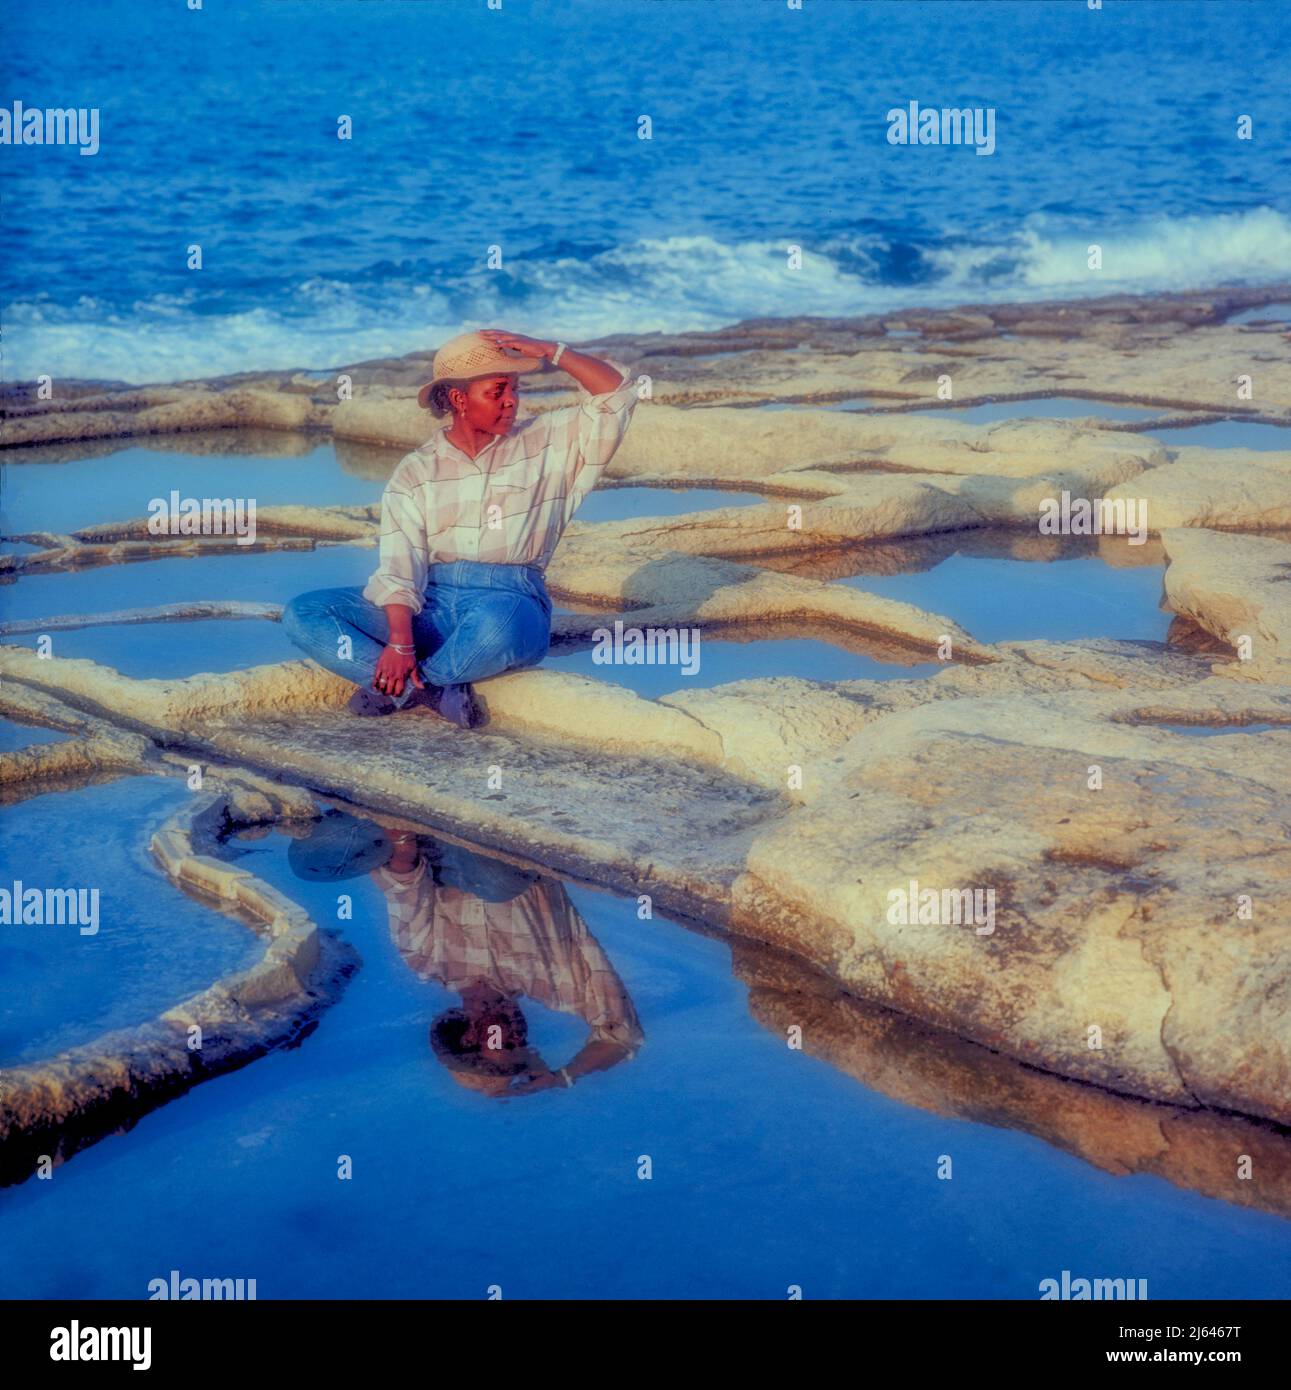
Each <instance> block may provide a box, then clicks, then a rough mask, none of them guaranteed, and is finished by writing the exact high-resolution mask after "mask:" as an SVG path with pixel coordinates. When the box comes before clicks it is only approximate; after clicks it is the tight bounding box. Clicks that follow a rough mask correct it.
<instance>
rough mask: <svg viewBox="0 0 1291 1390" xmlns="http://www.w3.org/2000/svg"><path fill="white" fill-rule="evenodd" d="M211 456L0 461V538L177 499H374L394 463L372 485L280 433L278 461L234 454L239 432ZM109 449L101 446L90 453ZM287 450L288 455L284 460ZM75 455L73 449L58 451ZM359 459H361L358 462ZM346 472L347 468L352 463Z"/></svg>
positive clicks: (323, 450) (12, 457) (22, 456)
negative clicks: (0, 499)
mask: <svg viewBox="0 0 1291 1390" xmlns="http://www.w3.org/2000/svg"><path fill="white" fill-rule="evenodd" d="M227 434H228V435H229V438H228V439H227V441H223V447H222V448H221V447H220V444H219V443H217V444H216V445H215V448H216V449H217V450H218V452H209V453H194V452H192V451H191V448H189V449H186V448H185V446H184V441H183V440H182V439H180V440H174V441H173V442H171V443H169V444H167V443H162V442H154V443H153V444H151V445H145V444H138V443H128V444H126V443H124V442H123V443H122V444H121V445H120V446H118V447H116V448H114V449H112V452H104V453H102V455H101V456H100V454H98V453H91V454H90V456H89V457H82V458H71V459H66V460H65V461H61V462H35V461H31V460H33V459H38V458H41V457H45V458H48V457H49V455H50V454H51V453H52V452H53V451H51V450H47V449H46V450H39V451H30V450H23V451H22V452H21V453H17V452H15V451H13V450H10V451H7V452H6V453H4V454H0V495H2V496H3V498H4V510H3V518H4V524H3V530H4V531H5V533H6V534H13V533H18V532H24V531H61V532H68V531H75V530H79V529H80V528H81V527H83V526H94V525H98V524H101V523H104V522H109V521H126V520H129V519H131V518H133V517H146V516H148V515H149V503H150V502H151V501H152V500H153V499H154V498H160V499H162V500H163V501H165V502H166V504H167V506H169V504H170V494H171V491H172V489H174V490H177V491H178V492H179V495H180V498H181V499H183V498H186V497H193V498H196V499H198V500H199V501H200V500H201V499H202V498H204V497H220V498H223V497H231V498H243V499H251V498H254V499H255V503H256V507H257V509H259V508H260V507H270V506H283V505H286V504H289V503H297V504H301V505H308V506H314V507H331V506H339V505H341V504H343V503H350V504H352V503H357V502H376V501H379V500H380V497H381V489H382V488H383V487H384V485H385V478H388V477H389V474H390V472H393V470H394V468H395V465H396V464H397V463H398V462H399V459H400V458H401V457H402V453H403V451H401V450H387V451H384V455H385V458H386V462H387V471H386V473H385V477H383V478H380V479H374V478H372V477H370V476H366V475H365V474H363V473H355V472H353V471H350V470H349V469H347V468H346V466H345V464H344V463H343V461H342V459H341V458H340V457H338V453H337V448H336V446H335V445H334V444H333V443H332V441H331V440H324V439H322V438H319V439H317V440H314V439H309V438H305V437H303V436H300V435H283V436H282V439H283V441H284V442H283V443H282V444H281V445H280V446H279V448H281V449H282V450H284V452H283V453H282V454H279V453H276V452H275V453H269V452H260V453H254V452H252V453H239V452H235V450H236V449H237V447H238V445H239V442H240V441H239V433H238V432H237V431H232V430H230V431H227ZM104 446H107V447H111V446H110V445H108V442H107V441H104V443H103V445H100V446H99V447H100V448H101V449H102V448H104ZM288 447H290V448H291V449H292V450H293V452H290V453H287V452H285V451H286V450H287V449H288ZM60 452H64V453H70V452H74V450H72V449H70V448H69V449H67V450H64V451H60ZM364 457H366V455H364ZM351 466H352V467H353V466H354V465H351Z"/></svg>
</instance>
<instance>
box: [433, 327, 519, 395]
mask: <svg viewBox="0 0 1291 1390" xmlns="http://www.w3.org/2000/svg"><path fill="white" fill-rule="evenodd" d="M541 366H542V358H540V357H526V356H525V355H524V354H523V353H519V352H513V351H512V350H511V349H510V348H506V349H503V348H500V347H495V346H494V344H493V343H491V342H490V341H489V340H488V339H487V338H486V337H485V336H484V335H483V334H482V333H462V334H460V335H459V336H458V337H456V338H453V339H451V340H450V341H449V342H447V343H445V344H444V346H443V347H442V348H440V350H439V351H438V352H437V353H436V354H435V362H434V365H433V366H432V367H431V369H430V380H429V381H428V382H427V383H426V384H425V385H424V386H423V387H422V388H421V390H420V391H418V392H417V404H418V405H419V406H421V408H422V409H423V410H425V408H426V406H427V405H428V404H429V403H430V388H431V387H432V386H434V385H435V383H436V382H440V381H471V380H473V379H474V378H475V377H477V376H505V375H506V374H507V373H508V372H536V371H537V370H538V369H539V367H541Z"/></svg>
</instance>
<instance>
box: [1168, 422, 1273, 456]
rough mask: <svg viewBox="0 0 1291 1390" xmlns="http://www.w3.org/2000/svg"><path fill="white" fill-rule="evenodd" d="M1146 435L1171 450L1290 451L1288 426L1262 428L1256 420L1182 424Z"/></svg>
mask: <svg viewBox="0 0 1291 1390" xmlns="http://www.w3.org/2000/svg"><path fill="white" fill-rule="evenodd" d="M1150 433H1151V437H1152V438H1153V439H1159V440H1160V441H1161V443H1162V444H1167V445H1169V446H1170V447H1171V448H1178V447H1179V446H1180V445H1183V444H1193V445H1199V446H1200V447H1201V448H1203V449H1285V450H1291V426H1289V425H1262V424H1260V423H1259V422H1258V421H1256V420H1216V421H1214V422H1213V423H1212V424H1209V425H1186V426H1183V427H1181V428H1179V429H1166V430H1152V431H1151V432H1150Z"/></svg>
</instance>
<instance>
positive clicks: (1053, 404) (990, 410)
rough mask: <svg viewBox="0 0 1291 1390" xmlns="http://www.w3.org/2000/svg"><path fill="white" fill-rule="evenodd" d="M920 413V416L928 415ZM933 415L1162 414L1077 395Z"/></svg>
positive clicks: (978, 418)
mask: <svg viewBox="0 0 1291 1390" xmlns="http://www.w3.org/2000/svg"><path fill="white" fill-rule="evenodd" d="M931 413H933V412H931V411H921V412H920V414H921V415H927V414H931ZM935 413H936V414H938V415H948V416H950V417H951V418H952V419H954V420H966V421H968V422H970V423H971V424H975V425H986V424H994V423H995V422H996V421H998V420H1079V419H1082V418H1085V417H1091V418H1093V419H1095V420H1150V419H1152V417H1153V416H1154V415H1160V414H1161V411H1160V409H1158V408H1157V407H1155V406H1152V407H1147V406H1139V405H1116V404H1113V403H1112V402H1111V401H1087V400H1083V399H1082V398H1081V397H1079V396H1040V397H1037V398H1035V399H1034V400H1028V401H982V402H981V403H979V404H978V405H961V406H945V407H940V406H939V407H937V409H936V412H935Z"/></svg>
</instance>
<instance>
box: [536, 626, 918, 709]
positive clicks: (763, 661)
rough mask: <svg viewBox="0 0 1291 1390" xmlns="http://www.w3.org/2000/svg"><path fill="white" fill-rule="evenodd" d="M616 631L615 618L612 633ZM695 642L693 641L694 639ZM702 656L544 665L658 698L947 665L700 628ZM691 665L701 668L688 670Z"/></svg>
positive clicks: (590, 653)
mask: <svg viewBox="0 0 1291 1390" xmlns="http://www.w3.org/2000/svg"><path fill="white" fill-rule="evenodd" d="M612 630H613V624H612V622H611V623H609V624H608V625H607V631H612ZM692 642H693V639H692ZM689 650H691V651H692V652H693V654H694V655H695V656H696V657H697V658H698V659H697V661H693V660H692V661H688V662H686V666H685V667H683V666H681V665H657V666H650V665H639V666H638V665H626V664H614V663H610V662H598V661H597V660H596V657H595V649H594V648H588V649H586V650H584V651H576V652H562V651H561V650H560V649H559V648H557V649H555V650H553V651H552V652H550V653H548V656H547V659H546V660H545V661H544V662H543V665H544V666H547V667H550V668H551V669H552V670H555V671H568V672H571V673H573V674H575V675H579V676H587V677H589V678H590V679H592V680H601V681H609V682H610V683H611V684H614V685H624V686H627V687H628V689H629V690H632V691H635V692H636V694H638V695H643V696H645V697H646V698H647V699H650V700H656V699H658V698H659V696H660V695H669V694H672V693H673V692H675V691H684V690H703V689H707V688H708V687H710V686H714V685H724V684H725V683H726V682H728V681H742V680H761V679H764V678H766V677H769V676H797V677H799V678H800V679H804V680H814V681H847V680H862V679H866V680H896V679H901V678H903V677H911V676H930V675H932V674H933V673H934V672H936V671H938V670H940V669H942V668H941V666H940V664H939V663H937V662H922V661H918V659H917V658H914V657H912V658H911V659H910V661H909V663H908V664H902V663H898V662H892V661H882V660H879V659H877V658H875V657H872V656H867V655H865V654H863V653H860V652H854V651H848V650H846V649H845V648H843V647H839V646H835V645H834V644H833V643H832V642H824V641H821V640H819V639H817V638H812V637H788V638H759V637H757V636H756V629H755V630H754V632H753V634H751V635H745V634H741V635H740V636H735V635H734V634H732V633H730V632H729V631H728V632H723V633H721V634H720V635H719V634H717V633H712V632H710V633H704V632H702V631H701V632H700V635H699V641H698V645H697V646H693V647H692V648H690V649H689ZM686 667H695V668H696V669H695V670H694V673H693V674H687V670H686Z"/></svg>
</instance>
